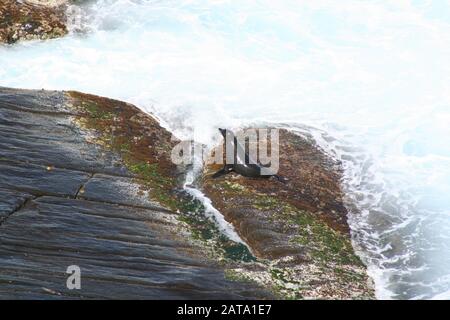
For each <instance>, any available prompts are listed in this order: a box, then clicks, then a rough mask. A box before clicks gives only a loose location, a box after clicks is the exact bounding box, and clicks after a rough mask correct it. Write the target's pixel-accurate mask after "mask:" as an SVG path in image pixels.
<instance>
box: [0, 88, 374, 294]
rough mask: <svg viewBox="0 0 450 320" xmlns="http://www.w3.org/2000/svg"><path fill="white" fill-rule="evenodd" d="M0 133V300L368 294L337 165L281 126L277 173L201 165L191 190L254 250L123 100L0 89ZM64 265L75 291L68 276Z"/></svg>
mask: <svg viewBox="0 0 450 320" xmlns="http://www.w3.org/2000/svg"><path fill="white" fill-rule="evenodd" d="M0 131H1V132H2V135H1V138H0V145H1V148H0V165H1V166H2V170H0V189H1V190H2V192H0V217H1V222H0V252H1V254H0V268H1V269H2V272H1V273H0V282H2V283H5V284H6V286H2V288H1V289H0V297H2V298H12V297H13V298H27V297H31V298H44V297H45V298H99V297H100V298H152V297H158V298H194V299H197V298H198V299H209V298H212V297H217V298H232V299H239V298H245V299H251V298H283V299H286V298H295V299H298V298H320V299H323V298H325V299H371V298H373V297H374V293H373V289H372V287H371V284H370V281H369V279H368V277H367V274H366V271H365V266H364V265H363V264H362V263H361V261H360V260H359V259H358V257H357V256H356V255H355V254H354V252H353V248H352V246H351V243H350V235H349V231H348V225H347V223H346V214H347V212H346V210H345V207H344V206H343V203H342V192H341V190H340V188H339V179H340V173H339V170H338V168H339V164H337V163H334V162H333V161H332V160H331V159H329V158H328V157H326V155H325V154H324V153H323V152H321V151H320V149H319V148H318V147H317V146H315V145H314V143H313V142H312V141H311V140H308V139H307V138H305V137H300V136H298V135H294V134H292V133H290V132H287V131H281V135H280V141H281V142H282V144H283V145H282V148H281V150H285V151H283V152H282V154H281V161H280V164H281V168H280V174H282V175H283V176H286V177H287V178H289V181H288V183H286V184H279V183H278V182H274V181H272V180H260V179H249V178H243V177H241V176H237V175H228V176H225V177H222V178H220V179H212V178H211V177H210V173H211V172H213V171H214V170H215V169H216V168H214V167H212V166H210V167H207V168H205V175H204V177H203V179H201V181H200V183H199V185H198V188H200V189H201V190H202V191H203V192H204V193H205V194H206V195H207V196H208V197H209V198H210V199H211V200H212V203H213V205H214V206H215V207H216V208H217V209H218V210H219V211H220V212H221V213H222V214H223V215H224V216H225V218H226V220H227V221H229V222H230V223H232V224H233V225H234V227H235V228H236V230H237V232H238V233H239V235H240V236H241V238H243V239H244V240H245V241H246V242H247V244H248V245H249V247H250V249H251V252H250V251H249V250H248V249H247V248H246V247H245V246H243V245H242V244H237V243H235V242H233V241H230V240H229V239H227V238H226V237H224V236H223V234H221V233H220V231H219V230H218V229H217V227H216V226H215V224H214V223H213V222H212V221H211V220H210V219H208V218H207V217H206V216H205V215H204V211H205V210H206V209H205V207H204V205H203V204H202V203H201V202H200V201H198V200H197V199H195V198H193V197H192V196H190V195H189V194H187V193H186V192H185V191H184V190H183V189H182V188H181V183H182V181H183V179H184V172H183V169H182V168H179V167H177V166H175V165H174V164H173V163H172V162H171V161H170V154H171V150H172V148H173V146H174V145H175V144H176V143H177V142H178V141H177V140H176V139H174V138H173V137H172V135H171V134H170V133H169V132H167V131H166V130H165V129H164V128H162V127H161V126H160V125H159V124H158V121H156V120H155V119H154V118H153V117H152V116H150V115H148V114H145V113H143V112H142V111H140V110H139V109H138V108H136V107H134V106H132V105H130V104H127V103H124V102H120V101H116V100H111V99H107V98H102V97H98V96H94V95H88V94H83V93H79V92H54V91H32V90H18V89H7V88H1V89H0ZM205 253H206V254H205ZM72 264H79V265H80V267H81V268H82V269H83V270H85V274H86V277H87V280H86V285H85V286H84V287H83V290H81V293H80V294H79V295H77V294H76V292H75V293H74V292H73V291H69V290H67V289H66V288H65V281H64V279H65V268H66V267H67V266H68V265H72ZM174 275H176V276H174Z"/></svg>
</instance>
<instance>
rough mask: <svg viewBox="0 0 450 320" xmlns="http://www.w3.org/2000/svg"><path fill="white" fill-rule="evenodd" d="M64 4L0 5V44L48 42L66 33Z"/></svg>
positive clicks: (10, 1)
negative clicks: (29, 41)
mask: <svg viewBox="0 0 450 320" xmlns="http://www.w3.org/2000/svg"><path fill="white" fill-rule="evenodd" d="M65 8H66V7H65V2H64V1H60V2H41V1H36V0H35V1H33V2H25V1H21V2H19V1H16V0H2V1H1V2H0V42H3V43H8V44H12V43H15V42H17V41H19V40H34V39H41V40H44V39H51V38H57V37H61V36H63V35H65V34H66V33H67V27H66V14H65Z"/></svg>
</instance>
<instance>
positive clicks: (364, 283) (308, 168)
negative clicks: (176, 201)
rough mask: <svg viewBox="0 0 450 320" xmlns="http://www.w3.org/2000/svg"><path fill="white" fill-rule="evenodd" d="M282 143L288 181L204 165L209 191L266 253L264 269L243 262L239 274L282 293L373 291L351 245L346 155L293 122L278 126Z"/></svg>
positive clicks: (347, 295)
mask: <svg viewBox="0 0 450 320" xmlns="http://www.w3.org/2000/svg"><path fill="white" fill-rule="evenodd" d="M259 139H260V141H261V140H263V139H267V137H262V136H261V137H259ZM220 150H223V149H220V148H219V149H217V150H216V152H220ZM279 151H280V158H279V164H280V168H279V172H278V174H279V176H281V177H283V179H285V180H286V181H285V182H284V183H283V182H280V181H278V180H277V179H275V178H274V177H272V178H270V179H265V178H248V177H243V176H241V175H238V174H235V173H231V174H228V175H226V176H222V177H220V178H212V174H213V173H214V172H216V171H217V170H219V169H220V167H221V166H220V165H209V166H207V167H206V168H205V173H204V177H203V181H202V184H201V185H202V189H203V191H204V193H205V194H206V195H207V196H208V197H209V198H210V199H211V200H212V202H213V204H214V206H215V207H216V208H217V209H218V210H219V211H220V212H221V213H222V214H223V215H224V216H225V218H226V220H227V221H229V222H231V223H232V224H233V226H234V227H235V228H236V230H237V232H238V233H239V235H240V236H241V237H242V238H243V239H244V240H246V242H247V243H248V244H249V245H250V247H251V248H252V250H253V252H254V253H255V255H256V256H257V257H258V258H259V259H261V260H262V261H266V263H265V267H262V268H261V269H259V271H255V270H251V269H248V268H247V269H246V268H245V267H241V268H238V269H236V270H235V271H236V275H237V278H240V277H244V278H252V279H257V280H256V281H257V282H259V283H262V284H264V285H265V286H267V287H272V288H273V289H274V291H275V292H278V293H280V294H281V295H282V296H283V297H293V298H326V299H328V298H332V299H336V298H338V299H361V298H364V299H365V298H372V297H373V296H374V293H373V288H372V285H371V283H370V282H369V279H368V276H367V274H366V270H365V266H364V265H363V263H362V262H361V261H360V259H359V258H358V257H357V256H356V255H355V252H354V250H353V247H352V245H351V239H350V232H349V227H348V224H347V210H346V208H345V206H344V203H343V193H342V191H341V189H340V179H341V173H340V167H339V163H337V162H335V161H333V160H332V159H331V158H329V157H328V156H326V154H325V153H324V152H323V151H322V150H320V148H319V147H318V146H316V145H315V144H314V142H313V140H312V139H309V138H307V137H305V136H299V135H297V134H294V133H293V132H290V131H287V130H280V132H279Z"/></svg>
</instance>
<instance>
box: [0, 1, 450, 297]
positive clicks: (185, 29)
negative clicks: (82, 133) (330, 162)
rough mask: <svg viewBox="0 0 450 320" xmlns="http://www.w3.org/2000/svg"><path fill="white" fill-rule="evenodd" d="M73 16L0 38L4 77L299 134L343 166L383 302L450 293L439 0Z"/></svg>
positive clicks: (142, 5)
mask: <svg viewBox="0 0 450 320" xmlns="http://www.w3.org/2000/svg"><path fill="white" fill-rule="evenodd" d="M83 14H84V19H82V20H83V21H85V24H84V25H82V26H81V27H82V29H83V30H84V31H85V33H84V34H80V33H75V32H73V33H72V34H70V35H69V36H67V37H65V38H62V39H57V40H51V41H45V42H28V43H21V44H17V45H15V46H12V47H7V46H3V47H0V85H3V86H11V87H26V88H46V89H76V90H81V91H85V92H90V93H96V94H100V95H104V96H108V97H112V98H117V99H122V100H126V101H129V102H131V103H135V104H137V105H138V106H140V107H141V108H142V109H143V110H146V111H149V112H152V113H154V114H156V115H157V116H158V117H159V118H160V119H162V120H163V123H164V125H165V126H167V127H168V128H169V129H170V130H171V131H173V132H174V133H175V134H176V135H178V136H179V137H181V138H194V139H196V140H197V141H199V142H202V143H205V144H208V145H212V144H213V143H214V139H218V136H217V132H216V131H217V127H219V126H224V127H238V126H241V125H245V124H249V123H260V122H271V123H283V124H284V125H285V126H287V127H289V128H291V129H292V130H294V131H295V130H297V131H302V132H303V131H307V132H308V133H309V134H312V135H313V136H314V137H315V138H316V140H317V141H318V142H319V143H320V144H321V146H322V147H323V148H324V149H325V150H327V151H328V152H329V153H330V154H331V155H333V156H334V157H336V158H338V159H340V160H342V161H343V165H344V168H345V179H344V181H343V187H344V189H345V191H346V193H347V196H348V202H349V208H350V209H351V211H352V214H351V216H350V218H349V222H350V225H351V228H352V232H353V236H354V245H355V247H356V248H357V249H358V251H359V252H360V254H361V255H362V257H363V258H364V260H365V261H366V263H367V264H368V266H369V272H370V274H371V276H372V277H373V278H374V280H375V283H376V288H377V295H378V297H380V298H433V297H435V298H450V241H449V240H450V197H449V194H450V143H449V140H448V139H449V137H450V126H449V123H450V111H449V110H450V109H449V108H450V90H449V89H450V88H449V87H450V59H448V57H449V56H450V6H449V4H448V2H447V3H446V2H444V1H420V2H419V1H415V0H411V1H407V0H402V1H395V3H392V2H387V1H384V2H381V1H371V2H368V1H367V2H366V1H356V0H355V1H352V0H346V1H345V2H341V1H331V0H330V1H326V0H319V1H299V0H283V1H281V0H280V1H269V0H261V1H256V0H254V1H251V0H248V1H227V0H210V1H201V0H166V1H164V0H160V1H156V0H154V1H150V0H149V1H145V0H100V1H95V2H92V1H90V2H87V3H86V4H85V6H84V7H83ZM78 27H79V26H77V28H78ZM192 135H193V136H192Z"/></svg>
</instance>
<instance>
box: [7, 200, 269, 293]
mask: <svg viewBox="0 0 450 320" xmlns="http://www.w3.org/2000/svg"><path fill="white" fill-rule="evenodd" d="M175 227H176V220H175V219H174V217H173V216H171V215H170V214H165V213H160V212H157V211H152V210H146V209H135V211H134V212H132V213H130V210H129V207H124V206H117V205H111V204H104V203H96V202H92V201H85V200H72V199H61V198H56V197H42V198H39V199H37V200H32V201H31V202H30V204H29V205H28V206H25V207H24V208H22V209H21V210H20V211H18V212H16V213H15V214H14V215H12V216H11V217H10V218H9V219H8V220H7V221H6V222H5V223H4V224H3V226H2V228H1V230H2V232H0V283H2V286H0V287H1V288H0V298H55V299H57V298H124V299H128V298H129V299H132V298H133V299H149V298H153V299H161V298H164V299H168V298H170V299H186V298H190V299H210V298H211V299H212V298H217V299H219V298H230V299H238V298H244V297H246V298H249V297H250V298H251V297H258V296H264V294H263V293H262V292H259V291H258V290H255V289H251V287H250V286H249V285H247V284H241V283H236V282H232V281H227V280H226V279H225V278H224V276H223V273H222V272H220V269H217V268H214V266H210V265H208V264H207V262H206V261H201V260H199V259H198V257H197V258H195V257H190V256H189V255H187V254H186V252H187V250H188V249H189V246H190V245H189V244H186V243H185V242H184V241H182V240H181V239H176V238H174V237H173V236H172V237H171V236H170V234H172V235H173V234H174V233H173V232H172V231H171V229H172V228H175ZM36 239H39V241H36ZM70 265H77V266H79V267H80V268H81V272H82V289H81V290H76V291H71V290H68V289H67V288H66V279H67V274H66V273H65V272H66V269H67V267H68V266H70Z"/></svg>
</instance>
